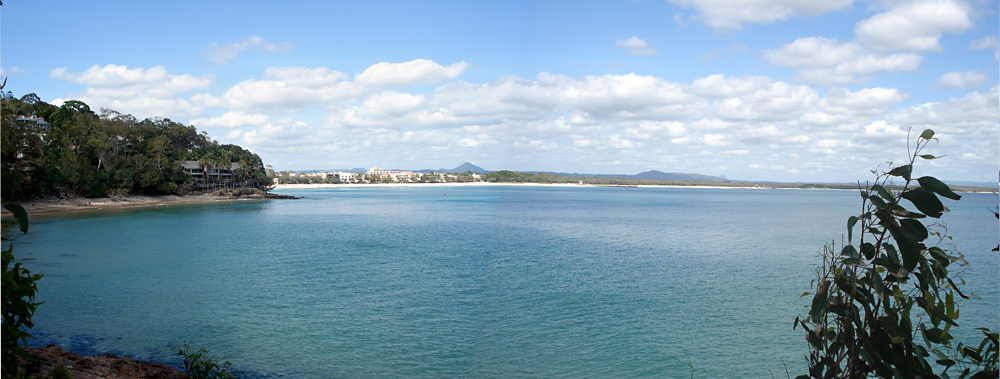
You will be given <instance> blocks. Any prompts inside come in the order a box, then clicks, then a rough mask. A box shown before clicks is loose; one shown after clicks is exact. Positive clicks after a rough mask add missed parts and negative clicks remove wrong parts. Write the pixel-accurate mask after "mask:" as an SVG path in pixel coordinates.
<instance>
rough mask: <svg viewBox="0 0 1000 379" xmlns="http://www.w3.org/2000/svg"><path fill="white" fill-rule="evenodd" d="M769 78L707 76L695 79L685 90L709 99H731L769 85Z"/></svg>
mask: <svg viewBox="0 0 1000 379" xmlns="http://www.w3.org/2000/svg"><path fill="white" fill-rule="evenodd" d="M771 82H772V80H771V78H768V77H765V76H748V77H745V78H735V77H731V76H730V77H728V78H727V77H726V76H725V75H722V74H715V75H709V76H708V77H705V78H699V79H695V80H694V81H693V82H691V85H689V86H687V90H688V91H690V92H691V93H693V94H696V95H699V96H704V97H709V98H720V97H733V96H739V95H742V94H745V93H748V92H751V91H755V90H758V89H760V88H763V87H764V86H766V85H768V84H771Z"/></svg>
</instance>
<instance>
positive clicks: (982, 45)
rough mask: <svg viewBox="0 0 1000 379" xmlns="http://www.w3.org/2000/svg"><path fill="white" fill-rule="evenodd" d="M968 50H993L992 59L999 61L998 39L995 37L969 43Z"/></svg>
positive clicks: (999, 47) (999, 42)
mask: <svg viewBox="0 0 1000 379" xmlns="http://www.w3.org/2000/svg"><path fill="white" fill-rule="evenodd" d="M969 49H971V50H988V49H993V59H994V60H997V59H1000V39H997V37H996V36H989V37H983V38H980V39H977V40H975V41H972V42H971V43H969Z"/></svg>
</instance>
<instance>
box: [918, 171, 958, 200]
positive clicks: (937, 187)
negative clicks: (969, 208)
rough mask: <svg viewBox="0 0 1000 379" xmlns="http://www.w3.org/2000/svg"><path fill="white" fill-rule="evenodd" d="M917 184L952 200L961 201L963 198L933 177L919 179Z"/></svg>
mask: <svg viewBox="0 0 1000 379" xmlns="http://www.w3.org/2000/svg"><path fill="white" fill-rule="evenodd" d="M917 182H918V183H920V188H923V189H925V190H928V191H931V192H933V193H936V194H938V195H941V196H943V197H946V198H949V199H952V200H960V199H961V198H962V197H961V196H959V195H958V194H956V193H954V192H952V191H951V188H948V185H947V184H944V183H943V182H941V181H940V180H938V179H937V178H935V177H933V176H923V177H920V178H919V179H917Z"/></svg>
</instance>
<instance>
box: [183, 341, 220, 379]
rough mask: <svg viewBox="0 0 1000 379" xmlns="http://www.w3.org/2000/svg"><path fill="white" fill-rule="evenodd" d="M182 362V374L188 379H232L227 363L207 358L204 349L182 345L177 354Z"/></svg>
mask: <svg viewBox="0 0 1000 379" xmlns="http://www.w3.org/2000/svg"><path fill="white" fill-rule="evenodd" d="M177 354H180V355H181V358H183V360H184V373H185V375H186V377H187V378H190V379H232V378H233V376H232V375H230V374H229V365H230V363H229V361H223V362H218V361H217V360H215V359H213V358H211V357H209V356H208V350H206V349H205V348H194V347H191V346H190V345H188V344H187V343H185V344H184V346H183V347H181V349H180V350H179V351H178V352H177Z"/></svg>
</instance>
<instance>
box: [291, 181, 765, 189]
mask: <svg viewBox="0 0 1000 379" xmlns="http://www.w3.org/2000/svg"><path fill="white" fill-rule="evenodd" d="M365 187H376V188H390V187H573V188H583V187H592V188H597V187H621V188H749V189H755V188H764V187H724V186H675V185H649V184H578V183H530V182H529V183H510V182H463V183H456V182H451V183H368V184H361V183H348V184H328V183H311V184H278V185H276V186H275V187H274V189H275V190H283V189H313V188H365Z"/></svg>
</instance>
